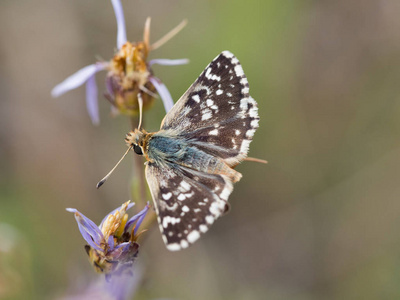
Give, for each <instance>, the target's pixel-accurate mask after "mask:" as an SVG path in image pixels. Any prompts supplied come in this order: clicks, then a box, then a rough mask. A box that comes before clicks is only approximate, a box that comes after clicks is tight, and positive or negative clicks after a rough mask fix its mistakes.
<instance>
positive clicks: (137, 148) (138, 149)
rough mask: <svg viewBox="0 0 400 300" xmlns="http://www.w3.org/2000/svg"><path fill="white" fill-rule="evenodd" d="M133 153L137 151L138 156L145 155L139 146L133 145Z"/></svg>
mask: <svg viewBox="0 0 400 300" xmlns="http://www.w3.org/2000/svg"><path fill="white" fill-rule="evenodd" d="M133 151H135V153H136V154H139V155H143V152H142V148H140V146H138V145H135V144H134V145H133Z"/></svg>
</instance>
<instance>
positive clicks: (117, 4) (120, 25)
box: [111, 0, 127, 49]
mask: <svg viewBox="0 0 400 300" xmlns="http://www.w3.org/2000/svg"><path fill="white" fill-rule="evenodd" d="M111 3H112V5H113V7H114V12H115V18H116V19H117V47H118V49H121V47H122V46H123V45H124V44H125V43H126V41H127V39H126V26H125V17H124V10H123V8H122V4H121V1H120V0H111Z"/></svg>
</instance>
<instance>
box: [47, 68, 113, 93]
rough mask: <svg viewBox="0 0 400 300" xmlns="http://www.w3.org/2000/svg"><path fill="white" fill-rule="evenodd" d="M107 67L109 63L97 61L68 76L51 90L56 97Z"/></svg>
mask: <svg viewBox="0 0 400 300" xmlns="http://www.w3.org/2000/svg"><path fill="white" fill-rule="evenodd" d="M106 67H107V64H104V63H96V64H93V65H89V66H86V67H84V68H82V69H80V70H79V71H78V72H76V73H74V74H72V75H71V76H69V77H68V78H66V79H65V80H64V81H63V82H61V83H59V84H57V85H56V86H55V87H54V88H53V89H52V90H51V95H52V96H53V97H54V98H55V97H58V96H61V95H62V94H64V93H66V92H68V91H70V90H73V89H76V88H77V87H79V86H81V85H82V84H84V83H85V82H86V81H87V80H88V79H89V78H90V77H91V76H93V75H94V74H96V72H98V71H101V70H104V69H105V68H106Z"/></svg>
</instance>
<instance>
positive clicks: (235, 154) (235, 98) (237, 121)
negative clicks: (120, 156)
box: [161, 51, 259, 166]
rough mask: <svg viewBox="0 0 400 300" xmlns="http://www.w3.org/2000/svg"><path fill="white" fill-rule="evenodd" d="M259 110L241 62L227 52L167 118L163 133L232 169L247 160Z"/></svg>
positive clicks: (200, 78) (208, 67) (205, 71)
mask: <svg viewBox="0 0 400 300" xmlns="http://www.w3.org/2000/svg"><path fill="white" fill-rule="evenodd" d="M257 110H258V108H257V103H256V102H255V100H254V99H253V98H252V97H251V96H250V95H249V84H248V81H247V78H246V76H245V75H244V72H243V69H242V67H241V65H240V63H239V61H238V60H237V58H236V57H235V56H234V55H233V54H232V53H230V52H228V51H224V52H222V53H221V54H220V55H219V56H217V57H216V58H215V59H214V60H213V61H212V62H211V63H210V64H209V65H208V66H207V67H206V69H205V70H204V71H203V73H202V74H201V75H200V76H199V78H198V79H197V80H196V81H195V82H194V83H193V84H192V86H191V87H190V88H189V89H188V90H187V91H186V92H185V94H184V95H183V96H182V97H181V98H180V99H179V101H178V102H177V103H176V104H175V106H174V107H173V108H172V109H171V111H170V112H169V113H168V114H167V115H166V116H165V118H164V120H163V123H162V125H161V129H162V130H174V131H176V132H178V133H179V135H180V136H182V137H184V138H186V139H188V140H191V141H193V143H195V144H196V146H197V147H199V149H201V150H204V151H206V152H208V153H210V154H212V155H215V156H218V157H220V158H222V159H224V160H225V161H226V162H227V164H228V165H230V166H233V165H236V164H237V163H239V162H240V161H241V160H243V159H244V158H245V157H246V156H247V152H248V148H249V144H250V142H251V140H252V138H253V135H254V132H255V130H256V129H257V128H258V121H259V117H258V112H257Z"/></svg>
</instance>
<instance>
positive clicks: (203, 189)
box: [146, 162, 233, 251]
mask: <svg viewBox="0 0 400 300" xmlns="http://www.w3.org/2000/svg"><path fill="white" fill-rule="evenodd" d="M146 179H147V182H148V184H149V187H150V191H151V194H152V197H153V200H154V202H155V204H156V205H155V207H156V211H157V215H158V223H159V226H160V230H161V234H162V236H163V240H164V242H165V244H166V245H167V248H168V249H169V250H171V251H176V250H180V249H182V248H187V247H188V246H189V244H192V243H194V242H195V241H196V240H197V239H198V238H199V237H200V234H202V233H205V232H206V231H207V230H208V228H209V226H210V225H211V224H212V223H213V222H214V220H215V219H217V218H218V217H219V216H221V215H222V214H223V213H224V212H225V211H227V210H228V204H227V200H228V197H229V195H230V193H231V192H232V189H233V188H232V183H231V182H230V181H229V179H228V178H227V177H225V176H224V175H216V174H207V173H204V172H198V171H195V170H193V169H190V168H186V167H182V166H173V165H171V164H169V163H167V164H164V165H163V167H160V166H159V165H158V164H156V163H150V162H149V163H148V164H147V167H146Z"/></svg>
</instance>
